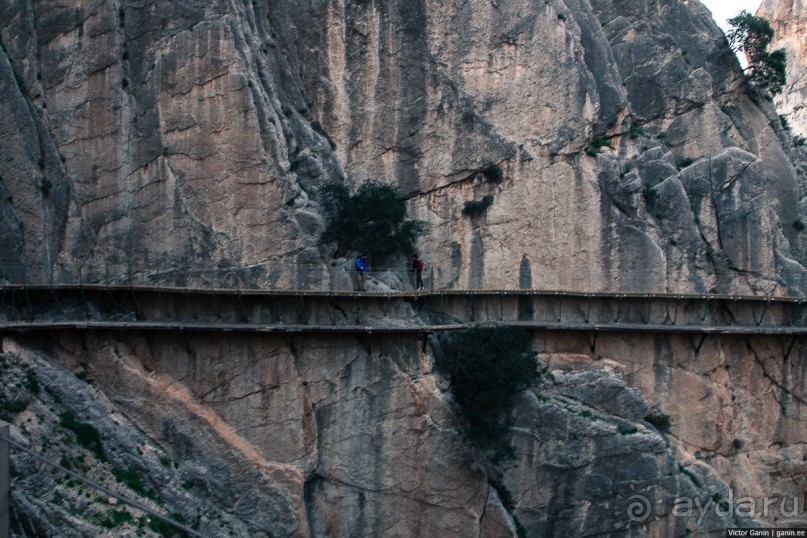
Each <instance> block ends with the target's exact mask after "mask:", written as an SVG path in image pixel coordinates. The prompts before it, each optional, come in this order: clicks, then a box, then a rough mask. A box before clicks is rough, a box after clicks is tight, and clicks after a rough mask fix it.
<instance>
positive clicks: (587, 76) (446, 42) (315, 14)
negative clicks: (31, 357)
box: [0, 0, 804, 293]
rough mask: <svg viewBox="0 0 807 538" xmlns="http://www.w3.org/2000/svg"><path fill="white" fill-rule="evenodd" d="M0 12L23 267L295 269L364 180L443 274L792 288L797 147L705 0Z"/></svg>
mask: <svg viewBox="0 0 807 538" xmlns="http://www.w3.org/2000/svg"><path fill="white" fill-rule="evenodd" d="M2 10H3V11H2V20H3V21H4V24H3V28H2V32H0V34H1V36H0V37H2V39H1V40H2V43H3V52H2V62H0V64H2V65H1V66H0V69H1V70H2V71H0V74H2V80H3V87H2V91H3V99H2V105H1V106H2V107H3V110H2V115H3V117H4V118H7V119H8V120H7V121H4V122H3V129H4V133H3V134H4V136H3V138H2V142H0V144H2V149H3V153H4V155H6V158H5V159H4V160H3V162H2V164H0V177H2V178H3V179H2V185H3V189H4V190H5V191H8V194H7V195H6V196H5V197H4V201H3V202H2V203H3V204H5V205H4V208H5V210H4V212H3V214H4V220H5V221H7V222H8V226H7V227H5V228H4V230H5V231H4V232H3V238H2V241H3V244H4V245H6V246H7V248H5V249H4V251H5V252H6V254H4V260H3V263H4V267H5V273H8V274H9V275H10V276H12V277H13V278H15V279H21V278H28V279H29V280H40V281H41V280H45V281H50V280H55V281H75V280H79V279H81V280H83V281H99V280H109V279H116V280H119V281H123V280H128V281H133V280H136V281H141V282H149V281H185V280H187V279H188V278H191V279H195V280H196V281H197V282H219V283H221V282H230V283H232V282H233V281H241V282H242V283H245V284H247V285H256V284H261V285H274V284H276V285H283V286H287V285H292V284H295V285H298V286H299V285H301V282H300V276H299V274H300V268H301V267H305V268H311V267H316V266H319V267H320V268H323V267H324V264H325V263H326V261H327V260H328V259H329V257H330V254H331V252H330V250H329V248H328V247H321V246H320V245H319V244H318V237H319V234H320V232H321V229H322V217H321V211H320V208H319V206H318V204H317V203H316V202H315V201H314V200H313V199H312V196H313V194H314V192H315V190H316V188H317V187H318V186H320V185H322V184H323V183H326V182H331V181H348V182H349V183H351V184H357V183H358V182H360V181H363V180H364V179H366V178H368V177H372V178H382V179H384V180H386V181H391V182H393V183H395V184H397V185H398V187H399V188H400V189H401V192H402V193H404V194H405V195H406V196H407V198H408V200H409V206H410V209H411V212H412V213H413V214H414V215H415V216H417V217H418V218H421V219H423V220H425V221H427V222H428V223H429V224H430V233H429V235H428V236H427V237H426V238H424V240H423V243H422V245H421V248H422V250H423V254H424V256H425V257H426V259H427V260H429V261H430V262H431V264H432V266H433V267H434V268H436V274H435V277H434V278H435V283H436V285H437V286H439V287H487V288H502V287H504V288H508V287H517V286H518V282H519V279H518V271H519V267H520V264H522V263H524V261H525V260H526V263H527V264H528V267H530V268H531V270H532V271H533V274H534V278H533V286H535V287H539V288H540V287H548V288H580V289H594V290H596V289H615V288H620V289H636V290H655V291H663V290H669V291H678V290H681V291H683V290H697V291H706V290H710V289H715V290H719V291H730V292H735V291H743V292H751V293H762V292H765V293H767V292H777V293H779V292H785V291H786V290H789V289H791V290H792V289H799V287H800V285H801V284H800V282H801V279H802V277H803V275H804V270H803V267H802V262H803V261H804V259H803V258H804V256H803V253H802V250H803V249H802V245H801V243H802V241H801V236H800V234H799V230H797V229H795V228H794V223H796V221H798V220H799V218H800V213H799V200H800V199H801V192H802V189H801V183H802V181H803V178H802V177H801V176H798V175H797V173H796V170H795V169H794V166H793V163H792V161H791V160H790V159H789V158H788V155H787V151H788V149H789V147H790V146H789V144H791V142H790V141H789V140H788V137H787V136H786V135H785V134H784V132H783V130H782V128H781V126H780V125H779V123H778V122H777V121H776V117H775V114H774V112H773V110H772V108H771V107H770V105H769V104H768V103H767V101H765V99H763V98H761V96H759V95H757V94H756V93H754V92H753V91H750V90H749V88H748V86H747V85H746V84H745V83H744V81H743V78H742V75H741V72H740V68H739V66H738V64H737V63H736V61H735V60H734V58H733V57H732V55H731V52H730V51H729V49H728V47H727V45H726V42H725V40H724V38H723V36H722V34H721V33H720V31H719V30H718V29H717V27H716V26H715V25H714V23H713V21H712V20H711V19H710V17H709V14H708V12H707V11H705V10H704V8H703V7H702V6H701V5H700V4H698V3H692V2H689V3H683V2H678V1H672V0H670V1H665V2H655V3H649V2H648V3H646V2H639V3H638V4H635V5H633V4H632V5H631V7H630V9H628V8H627V7H626V6H625V5H623V4H622V3H619V2H607V1H604V0H595V1H593V2H585V1H582V2H578V1H569V2H563V1H550V2H493V3H491V2H488V1H485V2H482V1H481V0H480V1H479V2H466V3H458V4H457V3H449V4H435V3H431V2H420V3H414V4H413V3H411V2H400V3H399V2H394V1H389V2H387V1H385V2H358V3H353V2H339V1H333V2H302V3H295V4H294V5H293V6H292V5H286V4H285V3H272V4H263V3H261V2H256V3H254V4H252V3H250V2H247V3H240V2H225V1H220V2H215V3H213V4H210V5H209V6H208V5H206V6H204V7H201V6H199V5H197V4H194V3H192V2H174V3H171V4H170V5H163V4H162V3H161V2H146V3H137V4H128V3H125V2H123V3H120V4H113V3H108V2H83V3H79V4H77V5H76V6H71V7H69V8H68V7H62V6H59V5H55V4H33V3H30V2H27V1H23V0H19V1H17V0H15V1H13V2H8V3H6V4H4V6H3V7H2ZM491 166H492V167H496V168H494V169H496V170H501V174H488V175H485V174H483V173H482V171H483V170H484V169H486V168H488V167H491ZM484 196H492V200H493V203H492V204H491V205H490V207H488V208H487V209H486V210H485V211H484V212H483V213H482V214H478V215H473V216H471V215H465V214H463V212H462V209H463V207H464V206H465V204H466V203H468V202H472V201H474V200H477V201H478V200H480V199H482V198H483V197H484ZM797 227H798V226H797ZM648 262H649V263H648ZM23 267H24V268H25V271H24V272H25V275H23V276H21V275H20V273H21V272H23V271H22V268H23ZM306 270H309V269H306ZM321 270H322V269H320V271H321ZM323 276H324V275H323ZM324 278H325V280H326V282H322V285H329V284H328V282H327V279H328V277H327V276H324ZM295 279H296V280H295ZM320 280H322V278H320Z"/></svg>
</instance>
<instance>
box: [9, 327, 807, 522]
mask: <svg viewBox="0 0 807 538" xmlns="http://www.w3.org/2000/svg"><path fill="white" fill-rule="evenodd" d="M782 343H783V342H782V339H779V338H769V337H754V338H751V339H748V340H746V341H735V340H733V339H729V338H715V337H710V338H708V339H706V341H705V342H704V341H701V342H700V343H699V342H697V341H696V340H695V339H692V338H688V337H687V338H684V337H655V338H654V337H645V336H641V337H640V336H636V337H631V338H625V337H623V336H613V337H605V336H604V335H601V336H600V338H599V339H598V340H597V341H596V342H594V343H593V344H592V343H591V342H586V341H581V340H580V338H579V337H578V336H575V335H569V336H566V337H564V336H563V335H562V334H560V335H559V334H541V335H536V338H535V344H536V348H537V349H538V350H539V355H540V358H541V361H542V364H543V365H545V366H546V367H547V369H548V371H549V373H548V374H546V378H545V381H544V382H543V383H542V384H541V385H540V386H538V387H534V389H533V390H531V391H527V392H525V393H524V396H523V397H522V398H521V400H520V402H519V404H518V405H517V407H516V409H515V410H514V412H513V428H512V430H511V432H512V441H513V443H514V446H515V447H516V453H517V458H516V460H515V462H514V464H513V465H512V466H511V467H509V469H508V470H507V471H506V473H505V474H504V476H503V478H502V480H501V482H497V481H496V480H495V479H494V478H493V477H492V476H490V475H488V473H487V470H486V467H485V466H483V465H481V464H480V463H479V461H480V459H479V456H478V454H476V453H475V451H474V450H472V449H471V448H470V447H469V445H468V444H467V442H466V441H464V439H463V436H462V433H461V426H460V422H459V421H458V419H457V416H456V415H455V409H454V407H453V405H452V403H451V398H450V396H449V393H448V392H447V387H448V384H447V383H446V381H445V380H444V379H443V378H442V376H441V375H439V374H438V373H437V372H436V371H435V370H434V366H435V359H434V357H433V355H432V353H430V352H424V350H423V348H422V347H421V342H420V341H419V340H418V339H417V338H416V337H401V338H390V337H364V338H361V339H355V338H354V337H340V336H332V337H326V338H322V337H310V336H305V335H300V336H295V337H294V339H293V340H289V339H287V338H284V337H280V336H249V335H243V336H237V335H235V336H230V337H226V338H223V337H221V336H219V335H210V336H204V335H195V336H194V335H190V334H186V335H185V336H181V337H176V336H173V335H159V334H152V335H136V334H133V333H130V336H122V335H115V334H97V335H95V336H92V337H89V336H88V337H83V338H81V337H74V336H64V337H61V338H57V339H53V340H50V341H49V342H48V343H47V344H46V345H43V344H42V343H41V342H40V343H35V342H34V341H32V340H28V339H20V338H13V339H6V341H5V348H6V353H5V355H3V356H2V359H3V360H2V363H0V366H2V373H3V376H4V379H8V380H9V381H10V382H9V384H8V385H6V386H5V387H4V389H3V402H11V401H22V402H26V403H28V407H27V408H26V409H24V410H23V411H19V409H16V410H14V411H9V410H8V409H6V411H5V412H4V413H5V418H6V419H8V420H11V421H12V422H13V424H14V427H13V428H12V432H13V434H14V438H15V439H16V440H17V441H18V442H21V443H23V444H24V445H26V446H30V447H33V448H36V449H37V450H38V451H40V452H41V453H43V454H44V455H46V456H47V457H49V458H50V459H52V460H54V461H57V462H62V464H63V465H68V466H72V467H73V468H77V469H78V470H81V471H83V472H85V473H86V474H87V475H88V476H90V477H91V478H92V479H93V480H95V481H97V482H101V483H104V484H106V485H108V486H110V487H112V488H114V489H117V490H119V491H120V492H121V493H123V494H124V495H126V496H128V497H130V498H136V499H139V500H140V501H141V502H144V503H146V504H148V505H149V506H151V507H153V508H155V509H157V510H159V511H161V512H163V513H165V514H178V515H179V516H180V517H181V519H182V520H183V521H184V522H186V523H187V524H188V525H193V526H197V527H198V528H200V529H212V530H211V532H213V533H214V534H215V533H225V532H226V531H228V530H232V531H233V532H234V533H235V534H236V535H238V536H262V535H269V536H305V535H314V536H325V535H328V536H344V535H375V536H382V535H384V536H400V535H406V536H434V535H437V534H441V533H443V534H448V535H452V536H468V535H474V536H476V535H481V536H508V535H512V534H513V532H514V528H515V527H514V519H513V517H512V516H511V515H510V514H509V513H508V511H507V509H505V508H504V506H503V505H502V501H501V500H500V499H501V496H502V495H504V497H505V498H506V497H508V496H510V497H511V498H512V501H513V514H514V515H515V516H516V518H517V520H518V521H519V522H520V524H521V525H523V526H524V528H525V529H526V530H527V532H528V535H530V536H571V535H573V536H589V535H599V534H602V533H609V532H620V533H625V535H633V536H673V535H681V534H683V533H685V532H686V530H687V529H688V530H689V532H690V533H694V534H697V535H709V534H710V533H712V534H714V535H716V536H721V535H724V534H725V531H724V529H725V528H726V527H727V526H745V525H750V524H757V523H767V524H773V523H776V524H789V523H790V524H792V523H794V522H795V523H799V522H800V523H801V524H803V523H804V517H805V515H804V507H803V505H802V504H801V503H802V500H803V496H804V492H805V487H807V486H806V485H805V480H807V467H805V464H804V461H805V458H806V457H807V438H805V431H804V428H803V427H802V424H803V421H804V420H805V416H804V414H805V407H804V396H805V379H804V371H803V368H801V367H800V364H801V363H802V362H803V360H805V348H804V346H802V345H800V344H797V345H795V346H794V347H793V348H792V349H791V351H790V353H789V354H788V355H785V353H784V350H783V349H781V346H782ZM651 357H654V358H651ZM783 357H785V358H784V359H783ZM616 358H619V359H618V360H617V359H616ZM31 379H34V380H35V383H36V384H37V390H36V391H34V390H33V389H32V388H31V387H32V382H31ZM628 385H631V386H628ZM644 395H649V399H648V398H647V397H645V396H644ZM694 402H697V405H694ZM65 410H70V411H72V412H74V413H75V415H76V417H77V418H78V420H80V421H85V422H91V423H92V424H94V425H95V426H96V427H97V428H98V430H99V432H100V438H101V441H102V446H103V451H104V454H105V458H104V460H100V459H98V457H97V456H96V455H94V454H93V453H92V452H91V451H89V450H87V449H85V448H82V447H81V446H80V445H77V444H74V443H75V441H73V439H74V437H73V434H72V433H71V432H70V431H69V430H68V429H67V428H65V427H64V426H63V425H60V423H59V416H60V415H61V413H63V412H64V411H65ZM664 415H668V416H669V417H672V418H671V425H670V426H669V427H670V430H669V431H670V433H669V434H667V433H664V432H663V430H661V431H660V430H659V429H658V427H659V426H658V422H657V421H654V422H655V424H653V423H650V422H646V418H647V417H652V416H656V417H662V416H664ZM648 420H653V419H652V418H651V419H648ZM65 461H66V462H67V463H64V462H65ZM115 468H118V469H124V470H133V471H135V473H136V474H137V475H138V476H139V477H140V481H141V483H142V488H141V489H140V490H138V489H135V488H133V487H132V485H131V481H123V482H122V483H118V482H117V481H116V480H115V478H114V471H113V469H115ZM13 474H14V476H15V478H14V491H15V496H14V503H15V506H16V507H17V510H18V514H19V516H18V517H19V524H18V525H17V526H18V529H17V532H19V528H28V529H31V528H34V527H37V528H44V529H47V528H58V529H60V530H63V531H69V533H70V535H75V536H87V535H92V534H94V533H95V532H98V531H99V524H100V522H101V521H103V520H104V518H105V517H107V518H111V513H112V512H113V511H115V510H116V509H118V507H115V506H110V505H109V504H107V501H106V500H104V497H103V496H101V497H100V500H99V498H98V497H97V493H96V492H92V494H91V496H90V497H89V498H87V497H85V496H84V494H83V493H84V491H85V490H83V489H81V488H77V484H76V483H71V482H66V481H65V479H64V478H63V477H62V476H61V475H60V474H59V473H52V472H50V471H49V470H48V468H47V467H45V466H43V465H42V464H41V463H39V462H37V461H36V460H32V459H31V458H30V457H28V456H26V455H25V454H23V453H19V452H16V451H15V452H14V458H13ZM489 481H490V483H489ZM490 484H493V485H494V486H495V487H494V486H491V485H490ZM149 491H151V492H154V494H153V495H150V496H149V495H145V494H144V492H149ZM507 492H509V494H508V493H507ZM738 499H753V500H754V503H756V504H754V506H753V508H752V509H750V510H749V507H748V506H745V507H744V508H743V507H741V508H737V506H738V505H737V502H738V501H737V500H738ZM766 499H768V501H767V502H769V506H768V507H767V508H765V509H764V510H763V504H762V503H764V502H766ZM771 499H773V501H771ZM782 499H784V504H782V502H783V501H782ZM710 501H711V504H710ZM687 502H689V503H690V504H686V503H687ZM720 502H724V504H725V503H730V505H726V506H730V508H726V507H725V506H724V507H723V508H719V506H718V505H719V503H720ZM794 503H796V504H795V505H794ZM794 506H797V511H796V512H795V513H794V512H793V507H794ZM131 512H132V513H133V514H134V516H135V517H134V518H133V521H132V522H130V523H123V524H118V525H117V526H115V527H114V529H115V530H114V532H116V533H117V532H125V531H126V530H127V529H128V530H131V529H132V527H133V526H135V527H137V526H140V527H141V528H142V529H144V530H145V523H144V522H142V520H140V519H139V518H140V514H138V513H137V512H136V511H135V510H131ZM216 529H218V530H216Z"/></svg>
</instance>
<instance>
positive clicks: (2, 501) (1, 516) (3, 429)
mask: <svg viewBox="0 0 807 538" xmlns="http://www.w3.org/2000/svg"><path fill="white" fill-rule="evenodd" d="M10 435H11V432H10V430H9V427H8V424H6V423H5V422H0V538H8V536H9V533H10V529H11V515H10V512H11V486H10V482H11V481H10V475H11V468H10V467H11V462H10V460H9V448H10V443H9V442H8V440H9V439H10Z"/></svg>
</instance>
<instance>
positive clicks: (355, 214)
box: [319, 180, 426, 262]
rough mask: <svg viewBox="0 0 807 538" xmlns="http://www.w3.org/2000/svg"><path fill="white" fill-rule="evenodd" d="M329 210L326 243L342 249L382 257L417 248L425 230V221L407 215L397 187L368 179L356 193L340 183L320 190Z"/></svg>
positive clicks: (321, 199)
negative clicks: (416, 245) (408, 217)
mask: <svg viewBox="0 0 807 538" xmlns="http://www.w3.org/2000/svg"><path fill="white" fill-rule="evenodd" d="M319 196H320V201H321V202H322V205H323V206H324V207H325V210H326V211H327V213H328V217H329V218H328V225H327V227H326V228H325V232H323V234H322V238H321V240H322V242H323V243H332V242H335V243H336V244H337V246H338V248H339V249H340V250H342V251H350V250H353V251H358V252H362V253H364V254H366V255H367V256H368V257H369V258H370V260H372V261H376V262H377V261H379V260H382V259H384V258H386V257H388V256H391V255H394V254H409V253H411V252H413V251H414V248H415V244H416V243H417V240H418V238H419V237H421V236H422V235H423V234H424V233H426V225H425V223H424V222H422V221H418V220H410V219H407V218H406V205H405V204H404V201H403V200H402V199H401V197H400V196H399V194H398V189H396V188H395V187H394V186H392V185H388V184H385V183H381V182H379V181H373V180H368V181H365V182H364V183H362V184H361V186H359V188H358V190H357V191H356V192H355V193H351V192H350V191H349V190H348V188H347V187H345V186H344V185H342V184H339V183H331V184H328V185H325V186H324V187H322V188H321V189H320V190H319Z"/></svg>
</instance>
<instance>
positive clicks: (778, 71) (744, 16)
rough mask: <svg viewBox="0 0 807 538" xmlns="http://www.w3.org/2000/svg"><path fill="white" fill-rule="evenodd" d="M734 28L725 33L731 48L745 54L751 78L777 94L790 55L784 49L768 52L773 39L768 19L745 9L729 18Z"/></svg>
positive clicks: (782, 83) (780, 87)
mask: <svg viewBox="0 0 807 538" xmlns="http://www.w3.org/2000/svg"><path fill="white" fill-rule="evenodd" d="M729 24H730V25H731V26H732V29H731V30H729V32H728V33H727V34H726V37H727V38H728V40H729V45H730V46H731V49H732V50H733V51H735V52H743V53H745V56H746V58H747V59H748V70H750V71H751V80H752V81H754V83H755V84H757V85H758V86H760V87H762V88H767V89H768V90H769V91H770V92H771V94H773V95H776V94H777V93H780V92H781V91H782V88H783V87H784V85H785V81H786V77H785V69H786V65H787V55H786V54H785V50H784V49H777V50H775V51H773V52H769V51H768V45H770V43H771V41H772V40H773V28H771V24H770V23H769V22H768V20H767V19H765V18H763V17H757V16H755V15H751V14H750V13H748V12H747V11H745V10H743V11H741V12H740V14H739V15H737V16H736V17H734V18H731V19H729Z"/></svg>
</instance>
